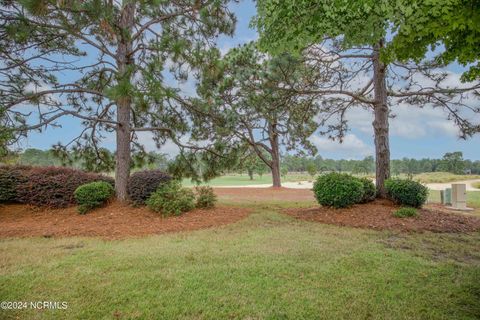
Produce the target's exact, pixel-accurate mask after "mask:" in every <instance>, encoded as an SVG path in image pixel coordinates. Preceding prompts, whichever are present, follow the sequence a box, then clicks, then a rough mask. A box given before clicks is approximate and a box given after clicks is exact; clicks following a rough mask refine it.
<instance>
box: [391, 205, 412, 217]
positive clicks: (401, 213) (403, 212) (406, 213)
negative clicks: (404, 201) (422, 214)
mask: <svg viewBox="0 0 480 320" xmlns="http://www.w3.org/2000/svg"><path fill="white" fill-rule="evenodd" d="M393 215H394V216H395V217H397V218H407V217H416V216H417V209H415V208H410V207H404V208H400V209H398V210H396V211H395V212H394V213H393Z"/></svg>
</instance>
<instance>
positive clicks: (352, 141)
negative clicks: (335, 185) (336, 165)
mask: <svg viewBox="0 0 480 320" xmlns="http://www.w3.org/2000/svg"><path fill="white" fill-rule="evenodd" d="M310 141H311V142H312V143H313V144H314V145H315V146H316V147H317V149H318V151H319V153H320V154H321V155H322V156H326V157H328V156H329V154H332V155H334V156H335V157H343V158H350V159H361V158H364V157H365V156H368V155H372V154H373V148H372V147H371V146H369V145H367V144H366V143H365V142H363V141H362V140H361V139H359V138H358V137H357V136H356V135H354V134H352V133H349V134H347V135H346V136H345V138H344V139H343V142H342V143H340V142H339V141H333V140H331V139H329V138H327V137H323V136H319V135H312V136H311V137H310Z"/></svg>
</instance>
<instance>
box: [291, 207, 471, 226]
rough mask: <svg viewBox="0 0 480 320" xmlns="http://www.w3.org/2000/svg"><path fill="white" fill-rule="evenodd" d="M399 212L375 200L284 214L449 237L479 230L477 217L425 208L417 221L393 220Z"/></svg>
mask: <svg viewBox="0 0 480 320" xmlns="http://www.w3.org/2000/svg"><path fill="white" fill-rule="evenodd" d="M398 208H399V206H397V205H395V204H393V203H392V202H390V201H388V200H375V201H373V202H370V203H366V204H358V205H354V206H352V207H350V208H344V209H333V208H325V207H316V208H305V209H286V210H284V212H285V213H287V214H288V215H290V216H292V217H295V218H298V219H302V220H307V221H315V222H321V223H326V224H334V225H340V226H349V227H356V228H369V229H376V230H383V229H393V230H399V231H420V232H421V231H432V232H452V233H467V232H475V231H479V230H480V218H478V217H473V216H467V215H464V214H461V213H453V212H452V213H450V212H448V213H447V212H445V211H441V210H438V209H435V208H432V209H430V208H426V209H419V210H418V216H417V217H412V218H397V217H394V216H393V212H394V211H395V210H397V209H398Z"/></svg>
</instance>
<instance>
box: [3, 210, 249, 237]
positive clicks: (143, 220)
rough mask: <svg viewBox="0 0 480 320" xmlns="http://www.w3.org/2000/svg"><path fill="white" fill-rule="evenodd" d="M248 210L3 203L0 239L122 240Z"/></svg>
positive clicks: (217, 222)
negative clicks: (82, 208) (166, 211)
mask: <svg viewBox="0 0 480 320" xmlns="http://www.w3.org/2000/svg"><path fill="white" fill-rule="evenodd" d="M249 213H250V210H249V209H244V208H233V207H216V208H213V209H195V210H193V211H190V212H186V213H184V214H183V215H181V216H178V217H168V218H164V217H162V216H161V215H160V214H158V213H155V212H152V211H150V210H149V209H148V208H146V207H137V208H134V207H131V206H129V205H126V204H122V203H119V202H113V203H111V204H109V205H108V206H106V207H104V208H98V209H96V210H94V211H91V212H88V213H87V214H85V215H80V214H78V212H77V208H76V207H70V208H64V209H45V208H44V209H41V208H35V207H31V206H27V205H18V204H11V205H4V206H0V238H10V237H36V236H40V237H71V236H97V237H102V238H105V239H123V238H129V237H140V236H145V235H151V234H162V233H170V232H179V231H191V230H198V229H206V228H211V227H217V226H222V225H226V224H230V223H234V222H237V221H239V220H241V219H243V218H245V217H246V216H247V215H248V214H249Z"/></svg>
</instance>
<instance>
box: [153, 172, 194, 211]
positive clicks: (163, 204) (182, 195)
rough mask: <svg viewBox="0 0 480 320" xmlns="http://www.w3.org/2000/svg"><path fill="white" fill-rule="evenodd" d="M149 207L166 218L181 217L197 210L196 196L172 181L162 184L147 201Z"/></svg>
mask: <svg viewBox="0 0 480 320" xmlns="http://www.w3.org/2000/svg"><path fill="white" fill-rule="evenodd" d="M146 204H147V206H148V207H149V208H150V209H151V210H153V211H155V212H161V213H162V215H164V216H171V215H176V216H178V215H180V214H182V213H183V212H186V211H190V210H192V209H193V208H195V194H194V193H193V191H192V190H190V189H187V188H182V186H181V184H180V182H178V181H171V182H169V183H165V184H161V185H160V186H159V187H158V189H157V190H156V191H155V192H154V193H152V195H151V196H150V198H148V199H147V201H146Z"/></svg>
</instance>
